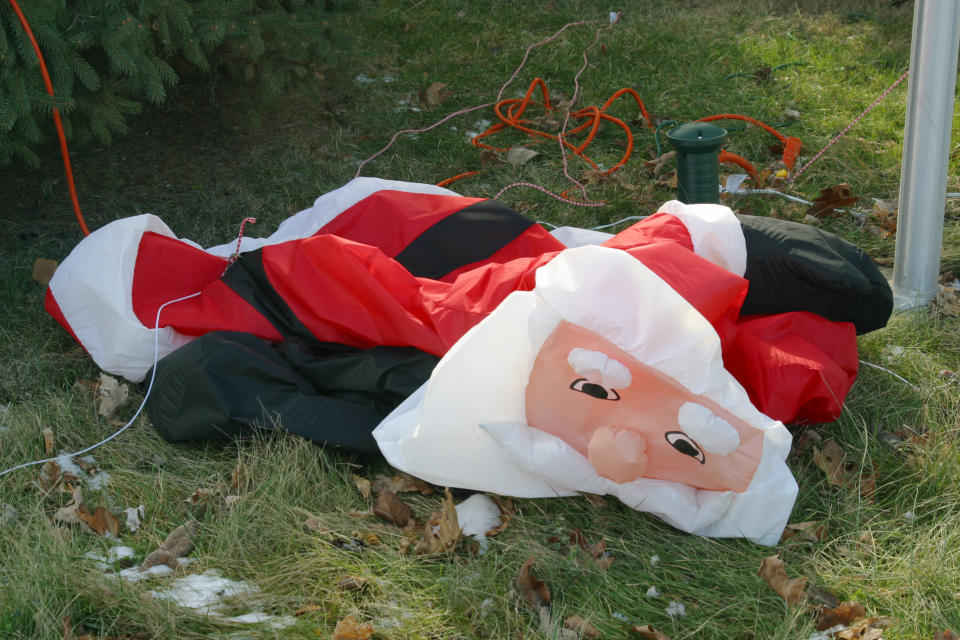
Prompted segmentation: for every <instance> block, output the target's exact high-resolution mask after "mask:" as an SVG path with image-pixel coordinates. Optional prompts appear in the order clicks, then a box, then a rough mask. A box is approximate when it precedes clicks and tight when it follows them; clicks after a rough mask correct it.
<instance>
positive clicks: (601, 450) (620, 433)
mask: <svg viewBox="0 0 960 640" xmlns="http://www.w3.org/2000/svg"><path fill="white" fill-rule="evenodd" d="M587 459H588V460H589V461H590V464H591V466H593V468H594V469H595V470H596V472H597V473H598V474H599V475H601V476H603V477H604V478H609V479H610V480H613V481H614V482H632V481H633V480H636V479H637V478H640V477H642V476H643V474H644V473H645V472H646V470H647V441H646V440H645V439H644V437H643V436H642V435H640V433H638V432H636V431H633V430H632V429H624V428H621V427H615V426H614V427H600V428H599V429H597V430H596V431H594V432H593V435H591V436H590V441H589V442H588V443H587Z"/></svg>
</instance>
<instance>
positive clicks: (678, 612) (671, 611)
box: [665, 600, 687, 618]
mask: <svg viewBox="0 0 960 640" xmlns="http://www.w3.org/2000/svg"><path fill="white" fill-rule="evenodd" d="M665 611H666V612H667V615H668V616H670V617H671V618H680V617H682V616H685V615H687V608H686V607H685V606H683V603H682V602H677V601H676V600H671V601H670V604H668V605H667V608H666V609H665Z"/></svg>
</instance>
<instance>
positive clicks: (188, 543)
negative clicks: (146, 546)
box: [140, 520, 200, 571]
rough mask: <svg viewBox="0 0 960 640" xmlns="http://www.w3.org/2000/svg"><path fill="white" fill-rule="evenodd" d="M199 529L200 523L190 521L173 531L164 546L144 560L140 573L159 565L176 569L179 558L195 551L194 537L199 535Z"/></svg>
mask: <svg viewBox="0 0 960 640" xmlns="http://www.w3.org/2000/svg"><path fill="white" fill-rule="evenodd" d="M198 528H200V523H199V522H197V521H196V520H188V521H187V522H185V523H184V524H182V525H180V526H179V527H177V528H176V529H174V530H173V531H171V532H170V535H168V536H167V539H166V540H164V541H163V544H161V545H160V546H159V547H157V550H156V551H154V552H153V553H151V554H150V555H148V556H147V557H146V558H145V559H144V561H143V564H141V565H140V571H145V570H147V569H149V568H150V567H153V566H156V565H158V564H165V565H167V566H168V567H170V568H173V569H176V567H177V558H182V557H183V556H185V555H187V554H188V553H190V552H191V551H193V546H194V545H193V537H194V536H195V535H196V534H197V529H198Z"/></svg>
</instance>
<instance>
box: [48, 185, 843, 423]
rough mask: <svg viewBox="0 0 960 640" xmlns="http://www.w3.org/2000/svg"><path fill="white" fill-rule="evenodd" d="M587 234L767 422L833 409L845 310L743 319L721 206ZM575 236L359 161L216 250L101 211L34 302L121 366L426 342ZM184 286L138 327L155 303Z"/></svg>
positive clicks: (456, 325) (470, 320) (475, 313)
mask: <svg viewBox="0 0 960 640" xmlns="http://www.w3.org/2000/svg"><path fill="white" fill-rule="evenodd" d="M587 235H588V236H589V234H587ZM571 237H574V238H575V239H574V240H571ZM558 238H564V239H566V241H567V242H566V243H564V242H562V241H561V240H560V239H558ZM596 239H598V240H599V239H602V240H603V241H602V245H603V246H606V247H609V248H613V249H618V250H621V251H624V252H626V253H628V254H629V255H631V256H633V257H634V258H636V259H637V260H639V261H641V262H642V263H643V264H644V265H646V266H647V267H648V268H649V269H650V270H652V271H653V272H654V273H655V274H656V275H657V276H659V277H660V278H662V279H663V280H664V281H665V282H666V283H667V284H669V285H670V286H671V287H672V288H673V289H674V290H676V291H677V292H678V293H679V294H680V295H681V296H682V297H683V298H684V299H686V300H687V301H688V302H689V303H690V304H691V305H692V306H693V307H694V308H695V309H696V310H697V311H698V312H699V313H700V314H702V315H703V317H704V318H706V320H707V321H708V322H709V323H710V324H711V325H712V326H713V327H714V329H715V330H716V331H717V333H718V335H719V337H720V341H721V344H722V347H723V359H724V363H725V366H726V367H727V369H728V370H729V371H730V372H731V373H733V375H734V376H735V377H736V378H737V380H739V382H740V383H741V384H742V385H743V386H744V387H745V389H746V391H747V393H748V394H749V397H750V399H751V401H752V402H753V403H754V404H755V405H756V407H757V408H758V409H759V410H760V411H762V412H763V413H765V414H767V415H768V416H770V417H772V418H774V419H776V420H782V421H794V420H807V421H825V420H830V419H833V418H834V417H836V416H837V415H838V414H839V411H840V409H841V406H842V402H843V400H844V398H845V397H846V394H847V392H848V390H849V389H850V386H851V385H852V384H853V381H854V379H855V376H856V372H857V354H856V332H855V329H854V327H853V325H852V324H851V323H849V322H834V321H830V320H827V319H825V318H822V317H820V316H817V315H815V314H813V313H809V312H804V311H799V312H791V313H784V314H776V315H771V316H761V317H747V318H741V317H740V308H741V305H742V303H743V300H744V296H745V295H746V293H747V288H748V282H747V281H746V280H745V279H744V278H743V273H744V268H745V264H746V247H745V244H744V239H743V233H742V231H741V230H740V223H739V222H738V221H737V219H736V217H735V216H734V215H733V214H732V212H730V210H729V209H728V208H726V207H723V206H721V205H683V204H681V203H679V202H670V203H667V204H666V205H664V207H662V208H661V209H660V211H659V212H658V213H656V214H655V215H652V216H650V217H649V218H647V219H645V220H643V221H641V222H638V223H637V224H635V225H633V226H631V227H630V228H628V229H626V230H625V231H623V232H621V233H619V234H617V235H616V236H613V237H609V238H605V239H604V238H596ZM581 241H582V234H581V235H576V234H573V235H571V234H570V232H569V231H562V230H561V231H559V232H557V233H555V234H554V235H551V234H550V233H548V232H547V231H546V230H545V229H544V228H543V227H541V226H540V225H537V224H533V223H531V222H530V221H528V220H526V219H524V218H523V217H522V216H520V215H519V214H517V213H515V212H513V211H511V210H509V209H508V208H506V207H504V206H503V205H501V204H499V203H497V202H495V201H489V200H483V199H477V198H466V197H463V196H459V195H457V194H456V193H454V192H452V191H449V190H447V189H442V188H439V187H434V186H430V185H421V184H413V183H403V182H393V181H386V180H378V179H372V178H358V179H356V180H354V181H352V182H350V183H348V184H347V185H345V186H344V187H342V188H340V189H338V190H336V191H333V192H331V193H328V194H326V195H324V196H322V197H320V198H319V199H318V200H317V201H316V202H315V203H314V205H313V207H311V208H310V209H307V210H305V211H303V212H300V213H298V214H296V215H295V216H293V217H291V218H289V219H288V220H286V221H285V222H284V223H282V224H281V225H280V227H279V228H278V230H277V231H276V233H274V234H272V235H271V236H269V237H268V238H249V237H248V238H244V239H243V241H242V243H241V248H240V253H239V257H238V258H237V259H236V261H235V262H233V263H232V264H230V263H229V262H228V257H229V256H230V254H231V253H233V250H234V248H235V243H228V244H224V245H220V246H217V247H212V248H210V249H207V250H203V249H202V248H200V247H199V246H198V245H196V244H195V243H193V242H191V241H189V240H185V239H178V238H176V236H175V235H174V234H173V233H172V232H171V231H170V229H169V228H168V227H167V226H166V225H165V224H164V223H163V222H162V221H161V220H160V219H159V218H157V217H156V216H152V215H141V216H136V217H132V218H126V219H122V220H118V221H116V222H113V223H111V224H108V225H106V226H105V227H103V228H101V229H99V230H97V231H96V232H94V233H93V234H91V235H90V236H89V237H87V238H85V239H84V240H83V241H81V243H80V244H79V245H78V246H77V247H76V249H75V250H74V251H73V252H72V253H71V255H70V256H69V257H68V258H67V259H66V260H65V261H64V262H63V264H61V266H60V268H59V269H58V270H57V272H56V274H55V276H54V278H53V279H52V280H51V282H50V288H49V291H48V295H47V301H46V306H47V309H48V310H49V312H50V313H51V314H52V315H53V316H54V317H55V318H56V319H57V320H58V321H59V322H60V323H61V324H62V325H63V326H64V327H65V328H66V329H67V330H68V331H70V332H71V333H72V334H73V336H74V337H75V338H76V339H77V340H78V341H79V342H80V343H81V344H82V345H83V346H84V347H85V348H86V349H87V351H88V352H89V353H90V354H91V356H92V357H93V359H94V360H95V361H96V362H97V364H98V365H99V366H100V367H101V368H102V369H104V370H105V371H108V372H111V373H115V374H119V375H122V376H124V377H127V378H129V379H131V380H141V379H143V377H144V375H145V374H146V372H147V371H148V370H149V369H150V367H151V366H152V365H153V362H154V343H155V339H156V340H157V343H158V344H159V355H160V356H161V357H162V356H164V355H165V354H167V353H170V352H171V351H173V350H175V349H177V348H178V347H179V346H181V345H183V344H185V343H187V342H189V341H190V340H191V339H193V338H194V337H196V336H199V335H202V334H204V333H207V332H210V331H219V330H228V331H243V332H248V333H251V334H254V335H256V336H260V337H262V338H264V339H267V340H272V341H281V340H283V339H285V338H287V337H291V336H297V337H300V338H306V339H309V340H316V341H323V342H337V343H342V344H346V345H351V346H356V347H369V346H374V345H393V346H412V347H416V348H417V349H420V350H422V351H425V352H428V353H432V354H435V355H438V356H439V355H443V354H444V353H446V352H447V351H448V350H449V349H450V348H451V347H452V346H453V345H454V344H455V343H456V342H457V341H458V340H459V339H460V338H461V337H462V336H463V335H464V333H465V332H467V331H468V330H469V329H470V328H471V327H473V326H475V325H476V324H477V323H478V322H480V321H481V320H482V319H483V318H484V317H486V316H487V315H488V314H489V313H491V311H493V310H494V309H495V308H496V307H497V306H498V305H499V304H500V303H501V302H502V301H503V300H504V298H506V297H507V295H508V294H510V293H511V292H514V291H526V290H530V289H532V288H533V286H534V283H535V274H536V272H537V270H538V269H539V268H540V267H541V266H543V265H545V264H547V263H548V262H550V261H551V260H552V259H553V258H554V257H555V256H556V255H557V254H558V253H559V252H561V251H564V250H565V249H566V248H567V244H575V243H578V242H581ZM194 292H200V295H198V296H196V297H193V298H191V299H188V300H184V301H182V302H177V303H176V304H172V305H169V306H167V307H166V308H165V309H164V310H163V312H162V314H161V315H160V319H159V326H158V328H157V329H155V328H154V326H155V322H156V318H157V312H158V309H159V308H160V306H161V305H162V304H164V303H165V302H168V301H170V300H173V299H176V298H179V297H182V296H185V295H189V294H191V293H194ZM638 311H643V312H650V310H649V309H643V310H638ZM653 311H654V312H656V310H653ZM663 321H664V322H670V318H668V317H665V318H663Z"/></svg>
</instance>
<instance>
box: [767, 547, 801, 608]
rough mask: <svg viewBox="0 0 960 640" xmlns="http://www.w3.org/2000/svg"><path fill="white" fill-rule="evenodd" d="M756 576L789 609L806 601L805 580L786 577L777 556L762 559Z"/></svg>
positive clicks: (781, 562) (785, 572) (781, 561)
mask: <svg viewBox="0 0 960 640" xmlns="http://www.w3.org/2000/svg"><path fill="white" fill-rule="evenodd" d="M757 574H758V575H759V576H760V577H761V578H763V579H764V580H766V581H767V584H768V585H770V588H771V589H773V590H774V591H776V592H777V595H779V596H780V597H781V598H783V599H784V600H786V601H787V605H788V606H789V607H790V608H791V609H792V608H794V607H796V606H798V605H800V603H802V602H803V601H804V600H806V599H807V592H806V586H807V579H806V578H790V577H789V576H787V571H786V569H784V566H783V560H781V559H780V558H778V557H777V556H769V557H766V558H764V559H763V562H762V563H761V564H760V570H759V571H757Z"/></svg>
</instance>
